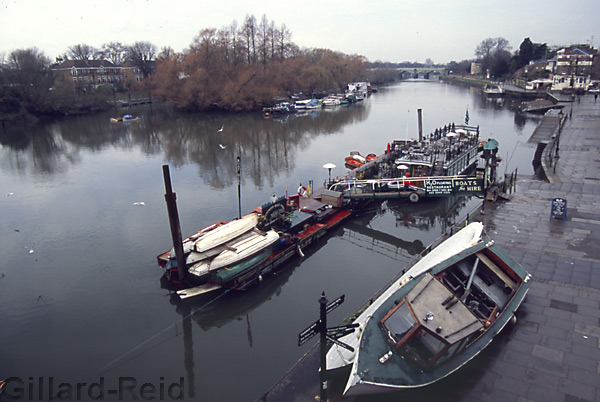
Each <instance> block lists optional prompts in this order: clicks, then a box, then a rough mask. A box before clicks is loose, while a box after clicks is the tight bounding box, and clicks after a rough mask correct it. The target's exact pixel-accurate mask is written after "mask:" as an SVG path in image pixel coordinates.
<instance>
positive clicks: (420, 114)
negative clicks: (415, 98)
mask: <svg viewBox="0 0 600 402" xmlns="http://www.w3.org/2000/svg"><path fill="white" fill-rule="evenodd" d="M417 116H418V119H419V142H421V141H423V110H422V109H417Z"/></svg>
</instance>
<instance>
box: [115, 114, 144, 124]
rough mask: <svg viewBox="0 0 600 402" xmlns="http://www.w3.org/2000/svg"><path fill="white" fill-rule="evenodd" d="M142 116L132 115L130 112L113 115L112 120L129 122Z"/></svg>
mask: <svg viewBox="0 0 600 402" xmlns="http://www.w3.org/2000/svg"><path fill="white" fill-rule="evenodd" d="M139 119H140V118H139V117H138V116H132V115H130V114H126V115H124V116H123V117H111V118H110V121H111V122H112V123H124V122H128V121H137V120H139Z"/></svg>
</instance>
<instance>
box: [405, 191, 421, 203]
mask: <svg viewBox="0 0 600 402" xmlns="http://www.w3.org/2000/svg"><path fill="white" fill-rule="evenodd" d="M419 198H420V197H419V194H418V193H410V195H409V196H408V199H409V200H410V202H412V203H413V204H414V203H417V202H419Z"/></svg>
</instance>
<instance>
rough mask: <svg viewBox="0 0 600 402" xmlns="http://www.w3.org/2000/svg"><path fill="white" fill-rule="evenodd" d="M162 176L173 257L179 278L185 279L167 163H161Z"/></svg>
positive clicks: (175, 203) (175, 197) (181, 242)
mask: <svg viewBox="0 0 600 402" xmlns="http://www.w3.org/2000/svg"><path fill="white" fill-rule="evenodd" d="M163 177H164V181H165V201H166V202H167V212H168V214H169V224H170V226H171V238H172V239H173V249H174V250H175V259H176V260H177V272H178V273H179V280H180V281H182V280H184V279H185V274H186V271H187V269H186V268H187V267H186V263H185V255H184V254H183V240H182V237H181V225H180V224H179V213H178V212H177V201H176V200H177V195H176V194H175V193H174V192H173V188H172V186H171V175H170V174H169V165H163Z"/></svg>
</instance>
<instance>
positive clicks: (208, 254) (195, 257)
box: [185, 229, 253, 266]
mask: <svg viewBox="0 0 600 402" xmlns="http://www.w3.org/2000/svg"><path fill="white" fill-rule="evenodd" d="M252 235H253V232H252V229H251V230H250V231H248V232H246V233H243V234H241V235H239V236H238V237H236V238H235V239H233V240H229V241H228V242H227V243H225V244H221V245H220V246H217V247H213V248H209V249H208V250H206V251H204V252H202V253H198V252H196V251H194V250H191V251H190V252H189V254H188V255H187V257H186V259H185V262H186V264H187V265H188V266H190V265H193V264H196V263H198V262H200V261H202V260H206V259H207V258H212V257H214V256H216V255H219V254H221V253H222V252H223V251H225V250H229V249H231V247H233V245H234V244H235V243H239V242H240V241H242V240H244V239H247V238H248V237H251V236H252Z"/></svg>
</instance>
